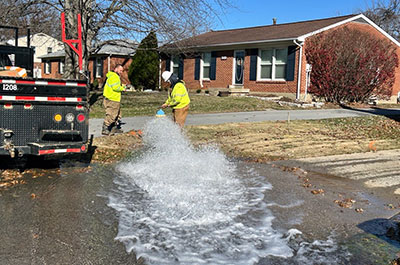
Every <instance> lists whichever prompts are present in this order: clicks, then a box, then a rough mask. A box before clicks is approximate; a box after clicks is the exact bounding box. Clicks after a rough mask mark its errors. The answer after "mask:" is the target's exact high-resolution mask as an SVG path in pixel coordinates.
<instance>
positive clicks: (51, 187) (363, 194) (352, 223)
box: [0, 110, 400, 265]
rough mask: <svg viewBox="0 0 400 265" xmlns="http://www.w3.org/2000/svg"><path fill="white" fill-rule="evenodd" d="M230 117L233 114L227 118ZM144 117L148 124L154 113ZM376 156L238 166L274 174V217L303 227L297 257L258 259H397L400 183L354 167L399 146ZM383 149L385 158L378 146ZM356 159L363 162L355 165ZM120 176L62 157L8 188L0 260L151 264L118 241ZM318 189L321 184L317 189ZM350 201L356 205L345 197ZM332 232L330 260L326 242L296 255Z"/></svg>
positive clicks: (247, 116) (261, 116) (1, 197)
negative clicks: (112, 196) (114, 197)
mask: <svg viewBox="0 0 400 265" xmlns="http://www.w3.org/2000/svg"><path fill="white" fill-rule="evenodd" d="M395 111H398V110H395ZM273 112H277V111H271V112H268V113H263V112H257V113H244V114H243V113H242V114H241V113H237V114H215V115H214V116H215V117H214V116H213V114H210V115H204V117H203V116H202V115H196V117H199V118H201V119H199V120H196V119H195V118H194V116H195V115H194V116H193V118H192V120H191V118H190V117H189V119H188V123H189V124H210V123H212V122H213V123H220V122H222V121H223V120H225V121H226V119H227V117H228V116H229V117H230V118H229V119H228V122H234V121H244V122H245V121H261V120H265V117H266V116H268V115H269V116H268V117H274V116H273V114H272V113H273ZM339 112H340V113H339V114H338V113H336V114H334V115H341V117H343V115H370V114H371V113H369V112H365V111H359V112H356V113H352V114H351V113H350V114H349V113H348V112H347V111H344V110H339ZM305 113H309V114H310V113H312V112H309V111H308V112H304V113H302V112H301V111H300V112H297V114H292V113H291V114H290V117H291V119H296V118H300V117H303V118H306V117H308V116H307V115H308V114H307V115H306V114H305ZM267 114H268V115H267ZM386 114H387V115H389V114H393V113H392V112H390V113H386ZM225 115H227V117H225V119H223V118H222V117H224V116H225ZM279 115H280V116H279V117H281V118H279V117H276V119H278V118H279V119H287V116H288V112H287V111H283V112H280V114H279ZM296 115H299V116H296ZM313 115H317V117H320V118H321V117H325V116H324V115H332V113H331V111H330V110H325V114H324V115H322V114H321V113H319V114H318V113H314V114H313ZM212 117H213V118H212ZM148 118H150V117H148ZM142 119H143V120H142V122H145V120H146V118H145V117H142ZM219 119H221V120H219ZM101 121H102V120H101V119H95V120H91V121H90V122H91V133H93V134H96V133H98V132H97V131H96V130H98V128H97V127H98V126H97V125H96V124H97V123H99V124H100V125H101ZM189 121H190V122H189ZM125 122H127V124H126V125H125V127H124V128H125V130H127V129H129V128H130V127H129V126H131V127H132V128H135V126H141V125H140V124H141V123H140V122H138V120H134V119H133V118H132V119H128V118H127V119H126V120H125ZM93 124H94V125H93ZM139 128H141V127H139ZM370 156H371V155H367V157H363V158H360V157H349V158H346V159H344V158H342V157H340V158H338V157H331V158H330V161H327V160H326V159H323V158H321V159H320V160H318V159H317V158H315V159H311V160H304V161H284V162H280V161H276V162H273V163H267V164H250V163H246V162H241V161H237V163H238V166H239V167H247V166H250V167H252V168H253V169H254V170H255V172H257V174H259V175H262V176H266V181H267V182H268V183H270V184H271V185H272V187H273V188H272V189H271V190H270V191H268V192H267V193H266V196H265V202H266V203H268V205H269V206H268V209H269V210H270V211H271V212H272V214H273V216H274V217H275V218H274V219H273V221H272V223H273V227H274V229H276V230H277V231H282V233H283V234H285V231H288V230H289V229H298V230H299V231H301V232H302V235H301V237H300V238H298V239H296V240H295V241H294V242H291V243H290V246H291V248H292V249H293V250H294V252H295V256H294V257H292V258H289V259H282V258H277V257H270V256H268V257H264V258H261V259H260V260H259V263H258V264H263V265H271V264H273V265H275V264H296V265H297V264H299V265H300V264H355V265H361V264H362V265H364V264H390V261H392V260H393V259H395V258H396V253H398V252H399V251H400V244H399V242H398V241H396V240H393V239H391V238H390V237H388V235H387V230H388V228H389V227H391V226H393V225H394V222H392V220H391V218H393V217H395V216H396V214H397V213H398V212H399V207H400V195H398V194H395V193H394V192H395V191H396V190H397V186H396V185H394V186H390V187H387V186H382V185H383V184H382V185H380V186H373V185H366V181H368V180H374V179H379V178H380V177H382V178H384V177H385V176H386V175H385V171H384V170H381V171H379V170H377V171H376V172H377V174H376V175H369V176H368V178H352V177H351V176H354V174H355V173H354V172H356V174H357V175H365V174H364V173H363V172H362V168H367V169H368V167H367V166H363V163H364V165H368V164H371V163H377V164H378V163H381V162H382V161H383V162H385V163H387V161H392V162H391V164H393V165H394V167H393V168H394V169H398V166H397V164H396V157H398V155H397V152H396V151H394V153H393V154H391V156H390V159H389V158H387V157H385V158H384V159H381V160H379V159H374V160H373V161H372V162H371V157H370ZM376 156H377V157H378V158H379V153H377V155H376ZM362 159H364V160H362ZM360 161H363V162H362V163H360ZM0 163H1V161H0ZM357 164H358V165H359V166H358V167H357V168H355V165H357ZM346 165H347V167H346V168H345V166H346ZM299 167H301V169H298V168H299ZM384 167H387V164H385V165H384ZM335 170H336V171H335ZM341 172H344V173H346V174H341ZM392 173H393V172H392ZM117 174H118V173H117V172H116V171H115V170H114V166H103V165H95V164H93V165H91V166H90V167H89V168H88V167H87V165H80V164H72V165H71V164H66V163H62V164H61V165H54V166H50V167H49V165H48V164H47V163H45V164H44V165H42V167H40V168H32V169H29V170H27V171H26V172H25V173H24V178H23V180H24V182H25V183H24V184H18V185H15V186H13V187H10V188H7V189H0V242H1V243H0V244H1V245H0V265H3V264H4V265H8V264H16V265H20V264H21V265H25V264H35V265H36V264H66V265H67V264H69V265H71V264H142V263H143V261H142V259H140V262H138V261H137V258H136V255H135V253H133V252H132V253H127V252H126V250H125V246H124V245H123V244H122V243H121V242H119V241H117V240H115V237H116V236H117V234H118V218H119V216H118V214H117V213H116V212H115V211H114V210H113V209H112V208H110V207H109V206H107V204H108V196H109V193H110V192H111V191H112V190H113V189H114V188H115V184H114V183H113V180H114V179H115V177H116V175H117ZM392 175H393V176H392ZM392 175H391V176H390V177H391V178H393V179H396V174H392ZM374 183H377V182H374ZM382 183H387V181H384V182H382ZM313 191H317V192H316V193H315V194H313ZM346 201H347V202H350V204H349V205H347V206H346V205H345V206H343V205H342V206H341V205H340V203H342V202H346ZM356 209H358V210H357V211H356ZM331 239H332V242H334V245H337V249H336V250H335V251H333V252H332V253H330V252H329V251H322V252H323V253H322V257H325V258H323V259H322V260H320V262H319V263H317V262H316V263H314V262H313V259H312V258H313V254H315V253H316V252H317V251H319V250H318V249H316V250H313V251H314V252H310V253H309V254H308V255H309V256H305V257H306V258H308V259H307V260H308V263H304V262H303V261H304V260H298V259H297V257H298V256H299V255H300V252H301V251H300V250H301V249H303V247H304V246H305V245H306V246H313V244H312V243H313V242H319V241H318V240H321V241H323V242H330V240H331ZM310 248H311V247H310ZM348 253H350V254H348ZM139 255H140V253H139ZM302 255H303V256H304V254H302ZM324 255H325V256H324ZM336 257H338V259H336ZM317 260H318V259H317ZM176 264H179V262H177V263H176Z"/></svg>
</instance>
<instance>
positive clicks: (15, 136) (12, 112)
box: [0, 26, 89, 159]
mask: <svg viewBox="0 0 400 265" xmlns="http://www.w3.org/2000/svg"><path fill="white" fill-rule="evenodd" d="M0 28H3V29H4V28H5V29H9V30H14V31H15V46H11V45H0V159H1V156H9V157H11V158H18V157H23V156H27V155H31V156H32V155H33V156H51V155H53V154H60V155H64V154H73V153H86V152H87V150H88V140H89V139H88V137H89V136H88V134H89V106H88V86H87V80H61V79H43V78H33V70H34V63H33V55H34V50H33V48H31V47H30V39H29V38H30V36H29V35H30V32H29V31H28V34H27V38H28V39H27V47H18V44H17V40H18V28H15V27H9V26H0Z"/></svg>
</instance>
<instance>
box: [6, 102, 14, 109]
mask: <svg viewBox="0 0 400 265" xmlns="http://www.w3.org/2000/svg"><path fill="white" fill-rule="evenodd" d="M4 108H5V109H12V108H13V106H12V104H11V103H5V104H4Z"/></svg>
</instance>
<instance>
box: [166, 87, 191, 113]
mask: <svg viewBox="0 0 400 265" xmlns="http://www.w3.org/2000/svg"><path fill="white" fill-rule="evenodd" d="M189 103H190V98H189V93H188V92H187V90H186V87H185V83H184V82H183V81H179V82H178V83H176V84H175V86H174V88H172V91H171V93H169V94H168V99H167V101H165V104H167V105H169V106H170V107H172V108H173V109H182V108H184V107H186V106H187V105H189Z"/></svg>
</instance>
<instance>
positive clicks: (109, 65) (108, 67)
mask: <svg viewBox="0 0 400 265" xmlns="http://www.w3.org/2000/svg"><path fill="white" fill-rule="evenodd" d="M111 56H112V54H109V55H108V58H107V72H110V67H111V62H110V58H111Z"/></svg>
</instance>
